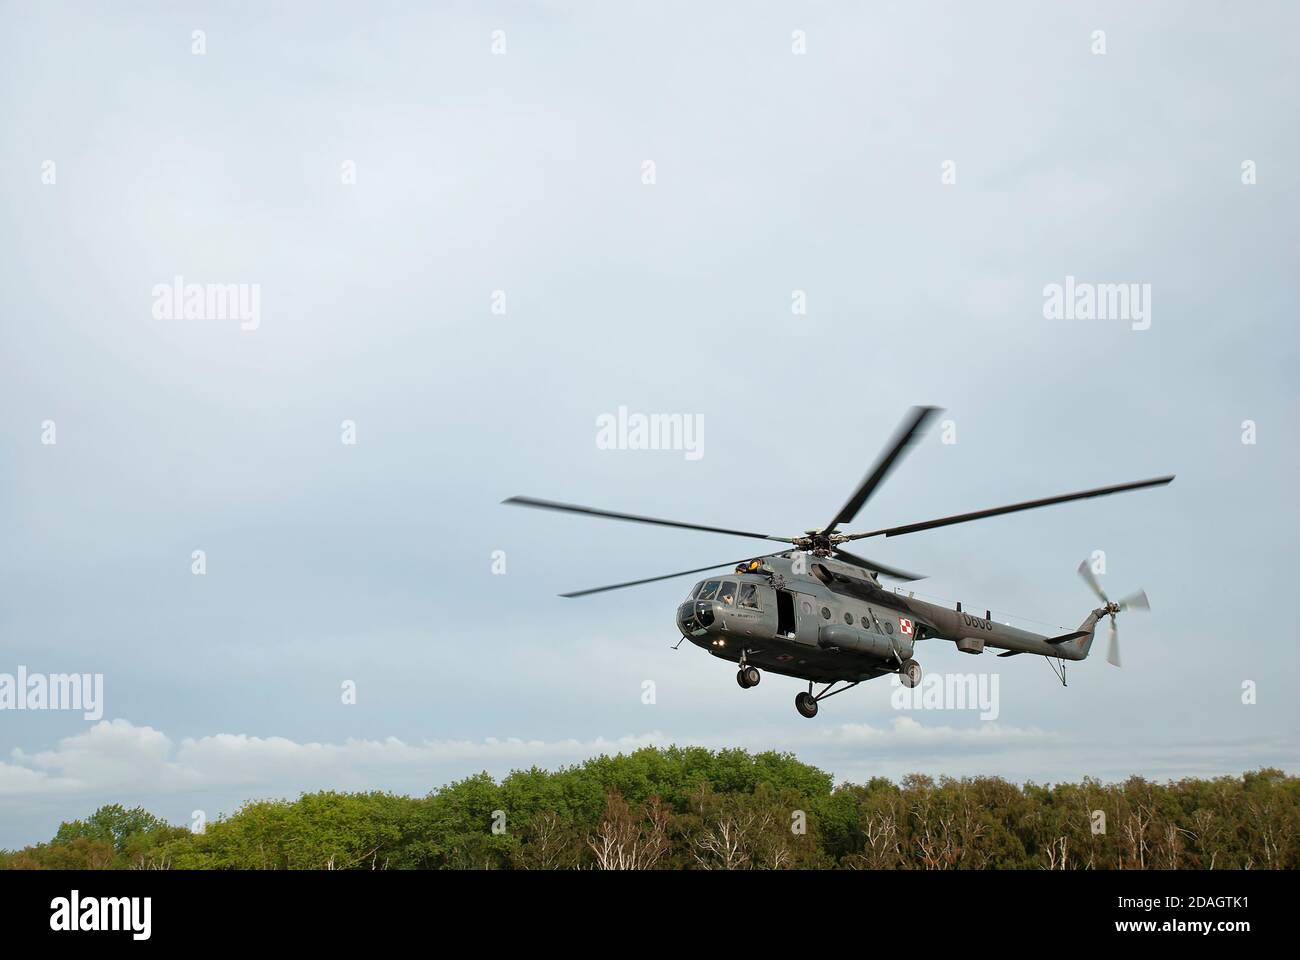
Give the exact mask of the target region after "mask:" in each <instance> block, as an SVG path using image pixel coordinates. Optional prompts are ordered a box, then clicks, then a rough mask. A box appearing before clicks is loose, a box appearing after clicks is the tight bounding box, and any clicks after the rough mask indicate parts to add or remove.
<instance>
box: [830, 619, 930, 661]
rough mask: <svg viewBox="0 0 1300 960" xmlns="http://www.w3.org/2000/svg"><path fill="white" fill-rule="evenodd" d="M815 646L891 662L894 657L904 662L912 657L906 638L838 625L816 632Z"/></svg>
mask: <svg viewBox="0 0 1300 960" xmlns="http://www.w3.org/2000/svg"><path fill="white" fill-rule="evenodd" d="M817 646H819V647H821V648H822V649H824V650H825V649H829V648H831V647H837V648H839V649H840V650H846V651H848V652H850V653H862V654H866V655H867V656H872V657H878V658H880V659H881V660H893V659H894V658H895V657H897V658H898V659H900V660H906V659H907V658H909V657H910V656H911V655H912V641H911V640H910V639H909V638H908V637H901V636H892V637H885V636H881V635H880V634H878V633H876V632H874V631H871V630H862V629H859V628H858V627H850V626H848V625H847V624H838V623H828V624H826V625H825V626H823V627H821V628H820V629H819V630H818V631H817Z"/></svg>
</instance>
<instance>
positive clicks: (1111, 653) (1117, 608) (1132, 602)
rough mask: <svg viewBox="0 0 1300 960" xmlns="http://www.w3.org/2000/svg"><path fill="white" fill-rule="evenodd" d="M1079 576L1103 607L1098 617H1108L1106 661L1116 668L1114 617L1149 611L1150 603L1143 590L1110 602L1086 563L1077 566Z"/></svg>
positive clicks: (1117, 657) (1116, 634) (1115, 628)
mask: <svg viewBox="0 0 1300 960" xmlns="http://www.w3.org/2000/svg"><path fill="white" fill-rule="evenodd" d="M1079 576H1080V577H1082V578H1083V582H1084V583H1086V584H1087V585H1088V586H1089V587H1091V588H1092V592H1093V593H1095V594H1096V595H1097V599H1099V600H1100V601H1101V602H1102V603H1103V604H1105V606H1103V607H1102V608H1101V609H1100V610H1098V611H1097V614H1098V616H1107V615H1109V616H1110V637H1109V642H1108V643H1107V645H1106V661H1107V662H1108V663H1110V664H1111V666H1115V667H1118V666H1119V665H1120V660H1119V626H1118V625H1117V624H1116V622H1115V616H1116V614H1118V613H1121V612H1123V611H1124V610H1150V609H1151V602H1150V601H1149V600H1147V594H1146V591H1145V590H1137V591H1135V592H1134V593H1130V594H1129V595H1128V596H1125V597H1121V598H1120V599H1119V600H1111V599H1110V597H1108V596H1106V591H1105V590H1103V589H1102V588H1101V582H1100V581H1099V580H1098V579H1097V576H1096V574H1094V573H1093V572H1092V567H1091V566H1089V564H1088V561H1087V560H1084V561H1083V562H1082V563H1080V564H1079Z"/></svg>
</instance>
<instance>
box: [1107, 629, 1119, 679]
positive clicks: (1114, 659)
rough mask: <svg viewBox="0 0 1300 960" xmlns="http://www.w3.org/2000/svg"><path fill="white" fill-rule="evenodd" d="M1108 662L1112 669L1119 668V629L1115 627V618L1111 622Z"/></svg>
mask: <svg viewBox="0 0 1300 960" xmlns="http://www.w3.org/2000/svg"><path fill="white" fill-rule="evenodd" d="M1106 662H1107V663H1109V664H1110V665H1111V666H1112V667H1118V666H1119V628H1118V627H1117V626H1115V618H1114V617H1111V620H1110V643H1109V644H1107V648H1106Z"/></svg>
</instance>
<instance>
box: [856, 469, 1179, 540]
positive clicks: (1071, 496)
mask: <svg viewBox="0 0 1300 960" xmlns="http://www.w3.org/2000/svg"><path fill="white" fill-rule="evenodd" d="M1173 479H1174V478H1173V475H1172V474H1171V475H1169V476H1167V477H1155V478H1154V479H1151V480H1137V481H1135V482H1133V483H1119V484H1116V485H1114V486H1111V487H1097V488H1096V489H1095V490H1080V491H1079V492H1078V493H1065V494H1062V495H1061V496H1059V497H1044V498H1043V499H1042V500H1026V501H1025V502H1024V503H1013V504H1009V505H1008V506H1005V507H992V508H990V509H988V510H976V511H974V512H973V513H959V514H957V515H956V516H952V517H942V518H941V519H938V520H925V521H922V522H921V523H908V524H904V525H903V526H901V527H885V528H883V529H880V530H872V531H870V532H869V533H852V534H848V535H847V536H846V537H845V538H844V539H845V540H846V541H848V540H862V539H864V538H866V537H879V536H886V537H897V536H901V535H902V534H904V533H916V532H917V531H918V530H933V529H934V528H935V527H946V526H949V525H950V524H954V523H965V522H966V521H967V520H983V519H984V518H985V517H996V516H1000V515H1001V514H1004V513H1016V512H1018V511H1020V510H1034V509H1036V508H1038V507H1049V506H1051V505H1052V504H1054V503H1067V502H1068V501H1070V500H1086V499H1088V498H1089V497H1104V496H1107V495H1109V494H1112V493H1123V492H1124V491H1126V490H1141V489H1142V488H1143V487H1159V486H1163V485H1164V484H1166V483H1169V482H1170V481H1172V480H1173Z"/></svg>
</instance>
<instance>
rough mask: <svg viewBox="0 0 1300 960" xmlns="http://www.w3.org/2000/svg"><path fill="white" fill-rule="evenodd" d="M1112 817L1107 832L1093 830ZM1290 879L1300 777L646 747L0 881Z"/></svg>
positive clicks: (102, 813)
mask: <svg viewBox="0 0 1300 960" xmlns="http://www.w3.org/2000/svg"><path fill="white" fill-rule="evenodd" d="M1103 818H1104V829H1102V826H1103ZM827 867H842V868H853V869H989V868H1016V869H1076V868H1125V869H1150V868H1161V869H1176V868H1186V867H1202V868H1211V869H1244V868H1267V869H1294V868H1296V867H1300V778H1296V777H1290V776H1287V775H1286V774H1284V773H1283V772H1282V771H1280V770H1272V769H1266V770H1258V771H1254V772H1251V773H1247V774H1245V775H1244V776H1242V777H1240V778H1238V777H1220V778H1217V779H1214V780H1180V781H1178V782H1174V783H1166V784H1157V783H1152V782H1150V781H1147V780H1144V779H1142V778H1141V777H1131V778H1130V779H1128V780H1126V781H1125V782H1123V783H1119V784H1103V783H1101V782H1099V781H1096V780H1084V781H1083V782H1082V783H1078V784H1069V783H1067V784H1058V785H1056V786H1040V785H1036V784H1032V783H1031V784H1026V785H1024V786H1017V785H1015V784H1012V783H1008V782H1007V781H1005V780H1002V779H999V778H996V777H973V778H962V779H950V778H944V779H941V780H940V781H938V782H935V781H934V780H932V779H931V778H929V777H924V776H920V775H911V776H908V777H905V778H903V780H902V782H901V783H894V782H892V781H890V780H886V779H884V778H880V777H876V778H872V779H871V780H870V781H868V782H867V783H865V784H842V785H841V786H839V787H834V788H832V780H831V778H830V776H829V775H828V774H826V773H825V772H823V771H821V770H818V769H817V768H816V767H812V766H809V765H808V764H804V763H800V762H799V761H798V760H797V759H795V758H794V757H793V756H791V755H790V754H784V753H774V752H766V753H758V754H750V753H747V752H745V751H743V750H721V751H716V752H715V751H711V750H706V749H703V748H699V747H668V748H666V749H662V750H658V749H649V748H647V749H643V750H637V751H636V752H634V753H631V754H627V755H619V756H616V757H608V756H602V757H596V758H594V759H592V760H588V761H587V762H585V763H582V764H579V765H576V766H571V767H567V768H564V769H561V770H557V771H546V770H541V769H538V768H536V767H534V768H532V769H529V770H516V771H514V772H512V773H511V774H510V775H509V776H507V777H506V778H505V779H504V780H502V781H501V782H500V783H498V782H496V781H495V780H494V779H493V778H492V777H491V776H490V775H488V774H487V773H480V774H477V775H475V776H471V777H467V778H465V779H464V780H459V781H457V782H455V783H451V784H448V785H447V786H445V787H442V788H440V789H438V790H435V791H433V792H432V793H430V794H428V795H427V796H424V797H418V798H417V797H402V796H395V795H393V794H388V793H336V792H330V791H327V792H321V793H310V794H303V795H302V796H301V797H299V798H298V799H297V800H294V801H284V800H261V801H254V802H250V803H247V804H245V805H244V806H243V807H241V808H240V809H239V810H238V811H236V812H235V813H234V814H232V815H230V816H228V817H223V818H220V819H218V820H216V821H214V822H212V823H211V824H209V825H208V827H207V829H206V831H205V832H204V833H202V834H193V833H191V832H190V831H189V830H187V829H185V828H183V827H173V826H170V825H168V824H166V823H165V822H163V821H162V820H160V819H158V818H157V817H155V816H153V815H152V814H150V813H148V812H147V811H145V810H143V809H141V808H139V807H136V808H134V809H129V810H128V809H126V808H124V807H122V806H120V805H118V804H113V805H109V806H104V807H101V808H100V809H98V810H96V811H95V812H94V813H93V814H91V815H90V816H89V817H87V818H86V819H85V820H73V821H71V822H68V823H64V824H62V825H61V826H60V827H59V829H58V831H57V832H56V834H55V836H54V838H53V840H51V841H50V842H49V843H44V844H37V845H36V846H32V847H27V848H25V849H23V850H18V851H12V852H9V851H0V868H3V869H162V868H178V869H210V870H220V869H258V870H285V869H309V870H313V869H314V870H331V869H333V870H382V869H574V868H595V869H649V868H654V869H788V868H827Z"/></svg>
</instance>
